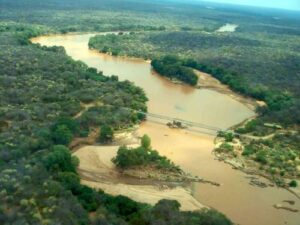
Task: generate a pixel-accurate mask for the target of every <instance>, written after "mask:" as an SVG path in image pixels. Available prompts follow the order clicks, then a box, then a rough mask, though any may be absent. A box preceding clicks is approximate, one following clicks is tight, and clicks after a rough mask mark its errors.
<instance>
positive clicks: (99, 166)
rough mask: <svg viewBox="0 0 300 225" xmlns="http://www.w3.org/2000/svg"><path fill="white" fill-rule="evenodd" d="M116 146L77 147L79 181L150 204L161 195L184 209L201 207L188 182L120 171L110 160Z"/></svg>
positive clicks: (156, 200) (115, 152) (109, 192)
mask: <svg viewBox="0 0 300 225" xmlns="http://www.w3.org/2000/svg"><path fill="white" fill-rule="evenodd" d="M118 147H119V146H86V147H83V148H80V149H79V150H77V151H76V152H75V153H74V155H75V156H77V157H78V158H79V160H80V164H79V167H78V172H79V174H80V177H81V182H82V183H83V184H85V185H88V186H90V187H93V188H97V189H102V190H103V191H105V192H106V193H108V194H111V195H124V196H127V197H129V198H132V199H133V200H135V201H139V202H144V203H148V204H151V205H154V204H156V203H157V202H158V201H159V200H161V199H173V200H177V201H178V202H179V203H180V204H181V210H183V211H187V210H192V211H193V210H198V209H201V208H203V207H204V205H203V204H201V203H200V202H198V201H197V200H196V199H195V198H193V197H192V195H191V190H190V189H189V188H188V187H187V186H185V187H183V186H180V185H178V184H176V183H174V181H171V182H170V181H164V180H158V179H155V180H153V179H151V178H150V179H147V178H145V177H143V178H138V177H136V176H135V175H134V174H132V173H130V171H129V173H126V174H122V173H120V171H118V169H116V168H115V166H114V164H113V163H112V162H111V159H112V158H114V157H115V156H116V154H117V150H118ZM177 182H178V181H177ZM179 182H180V181H179Z"/></svg>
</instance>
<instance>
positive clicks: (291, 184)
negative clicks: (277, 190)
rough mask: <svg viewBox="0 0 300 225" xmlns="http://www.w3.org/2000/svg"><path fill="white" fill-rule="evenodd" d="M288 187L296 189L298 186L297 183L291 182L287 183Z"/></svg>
mask: <svg viewBox="0 0 300 225" xmlns="http://www.w3.org/2000/svg"><path fill="white" fill-rule="evenodd" d="M289 186H290V187H297V186H298V183H297V181H295V180H292V181H291V182H290V183H289Z"/></svg>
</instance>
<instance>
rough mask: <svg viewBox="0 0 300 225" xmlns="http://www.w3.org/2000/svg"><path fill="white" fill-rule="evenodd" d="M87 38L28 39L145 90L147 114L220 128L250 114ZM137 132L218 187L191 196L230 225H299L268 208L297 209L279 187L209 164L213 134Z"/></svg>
mask: <svg viewBox="0 0 300 225" xmlns="http://www.w3.org/2000/svg"><path fill="white" fill-rule="evenodd" d="M93 35H95V34H67V35H51V36H42V37H38V38H34V39H32V42H34V43H40V44H41V45H45V46H55V45H56V46H63V47H64V48H65V49H66V52H67V54H68V55H70V56H71V57H72V58H73V59H75V60H81V61H83V62H85V63H86V64H87V65H88V66H90V67H95V68H97V69H98V70H101V71H103V73H104V74H105V75H118V76H119V78H120V80H125V79H127V80H130V81H133V82H134V83H135V84H136V85H137V86H140V87H142V88H143V89H144V90H145V92H146V94H147V96H148V98H149V102H148V110H149V112H151V113H155V114H159V115H165V116H169V117H173V118H180V119H184V120H188V121H193V122H197V123H202V124H207V125H210V126H214V127H218V128H221V129H226V128H228V127H231V126H233V125H235V124H238V123H240V122H242V121H243V120H245V119H247V118H249V117H252V116H253V115H254V112H253V111H251V110H250V109H249V108H247V107H246V106H245V105H243V104H242V103H240V102H238V101H236V100H234V99H233V98H231V97H229V96H227V95H225V94H222V93H219V92H216V91H214V90H209V89H194V88H192V87H189V86H185V85H178V84H174V83H172V82H170V81H168V80H166V79H164V78H162V77H160V76H159V75H157V74H155V73H153V71H152V70H151V66H150V64H149V63H148V62H145V61H143V60H139V59H128V58H122V57H113V56H109V55H105V54H101V53H98V52H96V51H93V50H89V49H88V40H89V38H90V37H92V36H93ZM206 132H207V133H211V131H206ZM138 133H139V134H140V135H142V134H145V133H147V134H148V135H149V136H150V137H151V139H152V146H153V147H154V148H155V149H157V150H158V151H159V152H160V153H161V154H163V155H166V156H167V157H169V158H170V159H171V160H173V161H174V162H175V163H176V164H178V165H180V166H181V167H182V168H183V169H184V170H185V171H187V172H189V173H191V174H192V175H194V176H199V177H203V178H205V179H208V180H213V181H216V182H218V183H221V186H220V187H214V186H212V185H209V184H194V185H193V195H194V197H195V198H196V199H197V200H198V201H199V202H201V203H203V204H204V205H207V206H210V207H212V208H215V209H217V210H219V211H221V212H223V213H224V214H226V215H227V216H228V217H229V218H231V219H232V220H233V221H234V222H236V223H238V224H243V225H253V224H257V225H268V224H272V225H282V224H291V225H299V224H300V214H299V213H293V212H289V211H285V210H278V209H275V208H274V207H273V205H274V204H282V205H286V204H287V203H284V202H283V201H284V200H293V201H295V202H296V204H295V205H294V206H293V208H297V209H300V202H299V200H298V199H297V198H296V197H295V196H294V195H292V194H291V193H290V192H288V191H286V190H284V189H280V188H273V187H268V188H259V187H255V186H251V185H249V176H248V175H246V174H244V173H242V172H240V171H237V170H234V169H232V168H231V167H230V166H229V165H227V164H225V163H223V162H219V161H217V160H215V158H214V156H213V154H211V151H212V149H213V147H214V136H212V135H206V134H199V133H191V132H187V131H184V130H171V129H169V128H168V127H167V126H165V125H161V124H156V123H152V122H145V123H143V124H142V125H141V127H140V129H139V130H138ZM259 179H261V180H262V181H265V182H268V181H266V180H265V179H263V178H259ZM287 206H288V205H287Z"/></svg>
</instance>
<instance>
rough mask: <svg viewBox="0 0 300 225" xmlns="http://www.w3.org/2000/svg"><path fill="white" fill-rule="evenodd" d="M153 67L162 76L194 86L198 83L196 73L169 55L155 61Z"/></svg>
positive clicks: (152, 63)
mask: <svg viewBox="0 0 300 225" xmlns="http://www.w3.org/2000/svg"><path fill="white" fill-rule="evenodd" d="M151 65H152V67H153V69H154V70H155V71H156V72H158V73H159V74H161V75H162V76H167V77H169V78H176V79H178V80H180V81H183V82H185V83H187V84H190V85H193V86H194V85H196V84H197V82H198V77H197V75H196V74H195V73H194V71H193V70H192V69H191V68H190V67H188V65H186V64H185V63H184V62H183V61H182V60H180V59H179V58H178V57H176V56H171V55H167V56H164V57H163V58H160V59H153V60H152V62H151Z"/></svg>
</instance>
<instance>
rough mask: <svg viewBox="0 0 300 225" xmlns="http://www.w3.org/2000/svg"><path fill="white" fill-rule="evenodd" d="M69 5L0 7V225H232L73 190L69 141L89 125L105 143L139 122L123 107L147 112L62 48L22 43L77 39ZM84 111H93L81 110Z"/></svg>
mask: <svg viewBox="0 0 300 225" xmlns="http://www.w3.org/2000/svg"><path fill="white" fill-rule="evenodd" d="M95 2H97V1H95ZM95 2H94V3H95ZM108 2H109V4H108V5H111V4H110V3H111V2H110V1H108ZM77 3H78V5H77V4H75V3H74V1H72V2H71V1H70V2H69V1H55V0H53V1H47V2H39V1H17V0H16V1H3V0H1V1H0V6H1V7H0V11H1V12H0V20H1V22H0V45H1V51H0V63H1V65H2V66H1V67H0V92H1V95H0V96H1V97H0V102H1V106H0V171H1V172H0V176H1V178H0V179H1V182H0V201H1V205H0V223H1V224H63V225H68V224H70V225H71V224H72V225H74V224H81V225H83V224H116V225H117V224H118V225H119V224H124V225H126V224H132V225H135V224H140V225H142V224H145V225H146V224H153V225H154V224H158V223H159V224H207V223H210V224H215V225H217V224H224V225H226V224H232V223H231V222H230V221H229V220H228V219H227V218H226V217H225V216H223V215H222V214H220V213H219V212H217V211H215V210H207V209H204V210H201V211H199V212H181V211H179V209H180V205H179V204H178V203H177V202H176V201H168V200H161V201H160V202H158V203H157V204H156V205H155V206H150V205H146V204H141V203H137V202H134V201H132V200H130V199H129V198H126V197H123V196H116V197H113V196H110V195H108V194H105V193H104V192H103V191H101V190H99V191H98V190H94V189H92V188H89V187H87V186H84V185H81V184H80V177H79V175H78V173H77V170H76V168H77V166H78V163H79V162H78V159H77V158H76V157H74V156H72V154H71V149H69V147H68V145H69V143H70V142H71V141H72V140H73V139H74V138H75V137H86V136H87V135H88V134H89V133H90V131H91V129H92V128H95V127H96V128H99V127H101V129H104V127H107V132H106V135H105V136H104V135H103V136H100V137H99V140H100V141H105V142H106V141H110V140H111V135H113V134H112V130H118V129H123V128H127V127H131V126H132V125H134V124H136V123H139V122H140V120H142V119H144V116H142V115H139V114H138V113H136V112H135V111H133V110H128V108H131V109H136V110H142V111H146V110H147V108H146V104H145V103H146V101H147V98H146V96H145V94H144V92H143V90H141V89H140V88H138V87H136V86H134V85H133V84H132V83H131V82H129V81H123V82H120V81H118V78H117V77H116V76H104V75H103V74H102V73H101V72H97V70H96V69H94V68H88V67H87V66H86V65H85V64H83V63H82V62H79V61H74V60H72V59H71V58H70V57H69V56H67V55H66V53H65V50H64V49H63V48H61V47H51V48H47V47H42V46H40V45H35V44H31V43H30V41H29V39H30V38H31V37H34V36H38V35H41V34H47V33H50V32H56V33H60V32H61V33H62V32H66V31H75V30H77V31H84V30H85V29H84V28H83V27H84V25H85V24H89V21H85V22H84V19H83V18H82V17H81V18H80V21H83V22H82V23H81V25H80V26H79V27H76V28H74V29H73V28H72V26H73V22H74V19H75V18H76V12H75V11H76V9H78V8H80V9H82V8H85V7H87V5H86V4H85V2H84V1H78V2H77ZM90 3H92V2H89V3H87V4H90ZM62 4H65V5H62ZM112 6H115V5H114V4H112ZM46 7H48V9H49V10H45V8H46ZM50 9H51V10H50ZM52 10H53V11H52ZM72 10H74V11H73V12H74V14H72V13H70V12H71V11H72ZM51 11H52V12H51ZM50 13H51V14H53V13H54V14H56V15H59V14H61V15H62V17H65V18H66V17H68V15H70V14H71V15H72V16H71V17H72V19H69V20H64V19H62V21H61V23H63V24H60V23H57V21H55V22H53V21H52V19H53V18H55V19H58V17H57V16H53V17H52V16H51V17H48V16H47V15H50ZM77 13H78V12H77ZM95 13H97V14H98V13H99V12H95ZM99 14H100V13H99ZM41 15H43V16H41ZM73 16H74V17H73ZM87 16H88V17H90V18H92V16H91V15H90V14H87ZM47 17H48V18H47ZM49 18H52V19H49ZM102 19H103V17H101V18H100V20H102ZM77 22H78V21H77ZM108 23H109V21H107V22H106V24H108ZM99 24H101V23H98V26H99ZM116 24H121V23H120V21H118V20H116V21H114V22H112V26H115V27H114V28H111V27H106V28H105V29H108V30H109V29H112V30H114V29H120V26H119V25H116ZM89 25H90V24H89ZM121 26H123V25H121ZM133 27H136V29H141V30H145V29H162V28H160V27H154V26H153V27H152V26H150V25H145V26H137V25H134V26H133ZM128 28H130V27H126V28H124V29H128ZM86 29H91V30H95V29H96V28H95V27H91V26H89V27H88V28H86ZM101 29H102V28H101ZM103 29H104V28H103ZM91 103H99V104H95V106H94V107H90V108H88V110H84V109H85V107H84V106H85V105H86V104H91ZM120 106H121V107H120ZM122 106H124V107H122Z"/></svg>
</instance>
